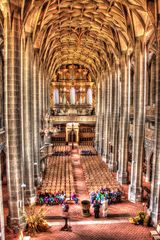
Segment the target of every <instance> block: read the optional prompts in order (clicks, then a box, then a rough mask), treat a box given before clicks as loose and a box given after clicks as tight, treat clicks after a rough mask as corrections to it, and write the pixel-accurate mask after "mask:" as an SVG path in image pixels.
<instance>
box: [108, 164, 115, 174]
mask: <svg viewBox="0 0 160 240" xmlns="http://www.w3.org/2000/svg"><path fill="white" fill-rule="evenodd" d="M108 167H109V169H110V170H111V171H112V172H117V163H109V164H108Z"/></svg>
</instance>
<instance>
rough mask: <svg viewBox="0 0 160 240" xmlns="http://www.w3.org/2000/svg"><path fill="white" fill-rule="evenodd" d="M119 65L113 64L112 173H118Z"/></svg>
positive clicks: (110, 163)
mask: <svg viewBox="0 0 160 240" xmlns="http://www.w3.org/2000/svg"><path fill="white" fill-rule="evenodd" d="M118 76H119V75H118V65H117V64H116V63H113V66H112V116H113V117H112V128H111V145H112V152H111V153H110V160H109V164H108V166H109V168H110V170H111V171H114V172H115V171H117V167H118V166H117V165H118V129H119V102H118V81H119V78H118Z"/></svg>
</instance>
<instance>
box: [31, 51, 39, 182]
mask: <svg viewBox="0 0 160 240" xmlns="http://www.w3.org/2000/svg"><path fill="white" fill-rule="evenodd" d="M38 70H39V68H38V54H37V53H35V55H34V62H33V79H32V89H33V103H34V104H33V161H34V180H35V185H36V186H38V185H39V184H40V115H39V88H40V85H39V74H38Z"/></svg>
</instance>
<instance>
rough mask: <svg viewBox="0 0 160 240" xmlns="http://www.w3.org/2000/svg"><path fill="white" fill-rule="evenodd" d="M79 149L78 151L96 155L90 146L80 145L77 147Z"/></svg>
mask: <svg viewBox="0 0 160 240" xmlns="http://www.w3.org/2000/svg"><path fill="white" fill-rule="evenodd" d="M79 149H80V151H90V152H91V153H92V154H97V152H96V150H95V148H94V147H92V146H83V145H80V146H79Z"/></svg>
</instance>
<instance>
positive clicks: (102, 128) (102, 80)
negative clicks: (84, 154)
mask: <svg viewBox="0 0 160 240" xmlns="http://www.w3.org/2000/svg"><path fill="white" fill-rule="evenodd" d="M104 112H105V81H104V74H102V76H101V116H100V129H99V132H100V135H99V153H100V154H101V155H102V154H103V148H104Z"/></svg>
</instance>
